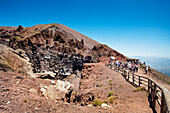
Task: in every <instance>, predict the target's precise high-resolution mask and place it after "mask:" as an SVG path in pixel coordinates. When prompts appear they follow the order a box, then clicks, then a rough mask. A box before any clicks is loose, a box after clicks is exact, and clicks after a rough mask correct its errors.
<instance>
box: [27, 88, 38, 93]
mask: <svg viewBox="0 0 170 113" xmlns="http://www.w3.org/2000/svg"><path fill="white" fill-rule="evenodd" d="M29 92H31V93H36V94H37V90H36V89H34V88H32V89H30V90H29Z"/></svg>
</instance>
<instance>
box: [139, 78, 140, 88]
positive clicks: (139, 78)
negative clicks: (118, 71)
mask: <svg viewBox="0 0 170 113" xmlns="http://www.w3.org/2000/svg"><path fill="white" fill-rule="evenodd" d="M139 87H140V76H139Z"/></svg>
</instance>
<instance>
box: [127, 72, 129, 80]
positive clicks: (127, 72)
mask: <svg viewBox="0 0 170 113" xmlns="http://www.w3.org/2000/svg"><path fill="white" fill-rule="evenodd" d="M127 74H128V81H129V71H128V72H127Z"/></svg>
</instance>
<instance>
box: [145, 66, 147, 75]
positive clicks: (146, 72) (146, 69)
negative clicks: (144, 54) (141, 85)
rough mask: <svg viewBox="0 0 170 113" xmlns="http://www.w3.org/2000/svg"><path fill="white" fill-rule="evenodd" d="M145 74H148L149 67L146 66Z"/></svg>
mask: <svg viewBox="0 0 170 113" xmlns="http://www.w3.org/2000/svg"><path fill="white" fill-rule="evenodd" d="M145 72H146V74H147V72H148V66H146V69H145Z"/></svg>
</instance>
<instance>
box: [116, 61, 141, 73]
mask: <svg viewBox="0 0 170 113" xmlns="http://www.w3.org/2000/svg"><path fill="white" fill-rule="evenodd" d="M115 66H116V67H118V68H119V69H128V70H130V71H131V72H138V69H139V64H138V63H134V62H120V61H116V62H115Z"/></svg>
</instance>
